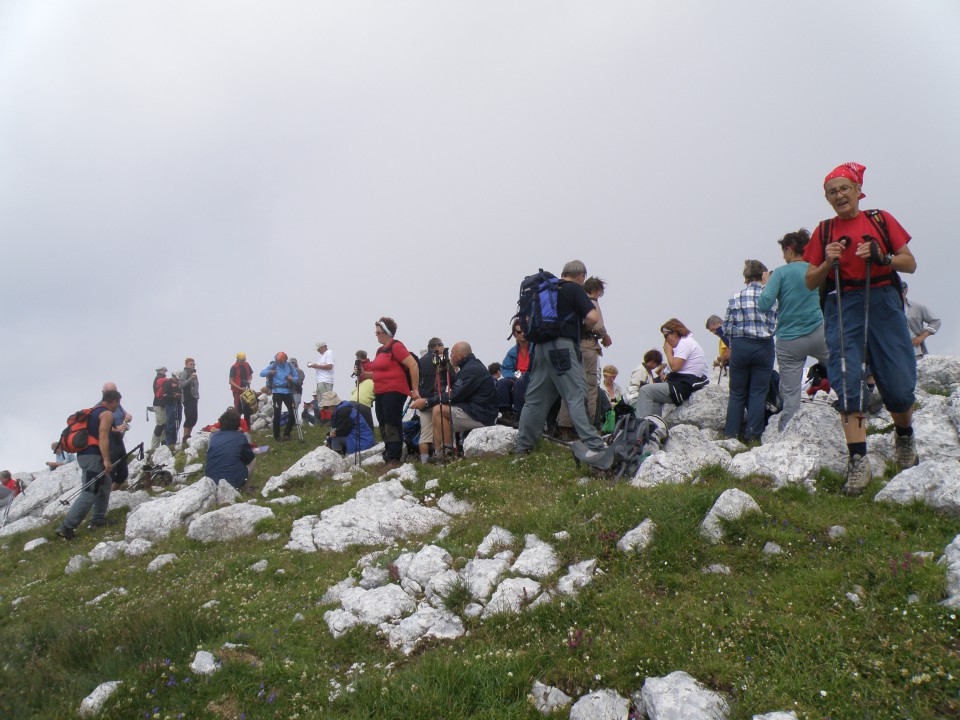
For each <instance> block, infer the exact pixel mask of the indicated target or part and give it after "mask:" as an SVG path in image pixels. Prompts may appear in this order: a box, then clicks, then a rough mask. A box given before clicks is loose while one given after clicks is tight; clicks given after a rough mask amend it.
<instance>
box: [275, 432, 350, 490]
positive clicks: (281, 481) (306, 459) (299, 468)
mask: <svg viewBox="0 0 960 720" xmlns="http://www.w3.org/2000/svg"><path fill="white" fill-rule="evenodd" d="M344 465H345V461H344V458H342V457H340V453H337V452H334V451H333V450H331V449H330V448H328V447H326V446H325V445H321V446H320V447H318V448H316V449H314V450H311V451H310V452H308V453H307V454H306V455H304V456H303V457H302V458H300V459H299V460H297V461H296V462H295V463H294V464H293V465H291V466H290V467H289V468H287V469H286V470H285V471H284V472H282V473H280V474H279V475H275V476H274V477H271V478H270V479H269V480H267V482H266V484H265V485H264V486H263V491H262V495H263V497H267V496H268V495H270V494H271V493H273V492H276V491H277V490H280V489H281V488H284V487H286V485H287V482H288V481H290V480H293V479H294V478H303V477H311V478H315V479H317V480H319V479H320V478H326V477H333V476H334V475H336V474H337V473H338V472H340V471H341V470H343V468H344Z"/></svg>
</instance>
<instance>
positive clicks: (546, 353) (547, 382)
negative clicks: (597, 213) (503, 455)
mask: <svg viewBox="0 0 960 720" xmlns="http://www.w3.org/2000/svg"><path fill="white" fill-rule="evenodd" d="M586 277H587V268H586V266H585V265H584V264H583V263H582V262H580V261H579V260H571V261H570V262H568V263H567V264H566V265H564V266H563V272H562V273H561V274H560V280H559V282H557V279H556V278H555V277H554V276H553V275H549V273H543V272H541V273H540V274H539V275H533V276H530V278H528V279H526V280H524V282H523V285H522V286H521V296H520V303H519V305H520V309H519V314H518V320H519V321H520V325H521V328H522V329H523V332H524V334H525V335H526V336H527V338H528V339H529V340H530V341H531V342H532V343H533V347H532V350H531V353H530V357H531V360H530V376H529V382H528V384H527V394H526V398H525V400H524V405H523V412H521V413H520V433H519V434H518V435H517V446H516V452H517V453H519V454H527V453H529V452H530V451H531V450H532V449H533V446H534V445H535V444H536V442H537V439H538V438H539V437H540V435H541V434H542V433H543V430H544V422H545V421H546V418H547V413H548V412H549V410H550V408H551V406H552V405H553V403H554V402H555V401H556V399H557V397H560V398H562V399H563V400H564V401H565V402H566V403H567V408H568V410H569V411H570V417H571V419H572V420H573V427H574V429H575V430H576V432H577V435H578V436H579V437H580V439H581V440H582V441H583V443H584V445H586V446H587V448H589V451H588V453H587V454H586V456H585V457H584V460H585V461H586V462H587V463H589V462H590V461H591V460H592V459H594V458H595V457H599V456H601V455H604V454H605V453H604V451H605V449H606V445H605V443H604V442H603V439H602V438H601V437H600V435H599V434H598V433H597V429H596V428H595V427H594V426H593V423H591V422H590V419H589V418H588V417H587V410H586V404H585V401H586V397H587V381H586V377H584V374H583V368H582V367H581V365H580V358H579V347H578V345H579V341H580V324H581V323H583V324H584V326H586V328H587V329H592V328H593V327H594V326H595V325H596V324H597V322H598V321H599V320H600V313H599V312H598V311H597V309H596V308H595V307H594V305H593V303H592V302H591V301H590V298H589V297H588V296H587V293H586V292H585V291H584V289H583V282H584V281H585V280H586ZM541 278H542V281H541V280H540V279H541ZM531 279H533V281H537V282H539V283H540V285H541V286H542V285H546V288H545V289H544V290H543V291H542V292H541V291H539V288H537V292H535V293H534V292H533V289H534V288H533V287H532V283H531ZM528 288H530V289H531V290H530V292H529V293H528V292H527V290H528ZM543 295H550V296H551V302H550V303H549V304H550V305H552V306H553V307H554V308H555V315H554V316H552V317H548V316H547V315H546V314H545V313H542V312H541V310H542V308H541V307H540V306H539V305H538V303H539V302H540V300H539V298H540V297H542V296H543ZM553 298H555V305H553Z"/></svg>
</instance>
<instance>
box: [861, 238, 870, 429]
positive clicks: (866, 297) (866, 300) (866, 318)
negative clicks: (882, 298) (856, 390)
mask: <svg viewBox="0 0 960 720" xmlns="http://www.w3.org/2000/svg"><path fill="white" fill-rule="evenodd" d="M871 262H872V258H871V257H870V256H869V255H868V256H867V257H866V263H867V273H866V274H867V284H866V287H864V289H863V357H862V358H861V362H860V408H859V410H860V418H859V420H860V426H861V427H863V408H864V395H866V392H867V352H868V351H869V349H870V347H869V340H870V265H871Z"/></svg>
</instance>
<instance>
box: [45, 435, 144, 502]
mask: <svg viewBox="0 0 960 720" xmlns="http://www.w3.org/2000/svg"><path fill="white" fill-rule="evenodd" d="M137 451H139V459H140V460H143V443H140V444H139V445H137V446H136V447H135V448H133V450H131V451H130V452H128V453H126V454H125V455H121V456H120V457H118V458H117V459H116V460H113V461H111V462H112V464H113V465H116V464H117V463H119V462H120V461H121V460H123V459H125V458H128V457H130V456H131V455H132V454H133V453H135V452H137ZM104 475H109V473H108V472H107V471H106V470H104V471H103V472H102V473H100V474H99V475H97V476H96V477H95V478H93V479H91V480H88V481H87V482H86V483H84V484H83V485H81V486H80V489H79V490H77V491H76V492H75V493H74V494H73V495H71V496H70V497H68V498H67V499H66V500H61V501H60V504H61V505H66V506H69V505H70V503H72V502H73V501H74V500H75V499H76V498H77V497H79V496H80V493H82V492H83V491H84V490H86V489H87V488H88V487H90V486H91V485H93V484H95V483H96V482H97V480H99V479H100V478H102V477H103V476H104Z"/></svg>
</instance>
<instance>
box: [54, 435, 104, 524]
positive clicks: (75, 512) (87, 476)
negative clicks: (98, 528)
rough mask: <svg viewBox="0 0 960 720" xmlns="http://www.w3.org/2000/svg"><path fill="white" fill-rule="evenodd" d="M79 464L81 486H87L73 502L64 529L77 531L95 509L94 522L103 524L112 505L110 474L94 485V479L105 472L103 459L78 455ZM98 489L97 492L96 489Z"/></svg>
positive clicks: (64, 522) (92, 518)
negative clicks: (108, 508)
mask: <svg viewBox="0 0 960 720" xmlns="http://www.w3.org/2000/svg"><path fill="white" fill-rule="evenodd" d="M77 464H78V465H79V466H80V471H81V472H80V486H81V487H84V486H87V487H86V489H85V490H81V491H80V495H78V496H77V499H76V500H74V501H73V505H71V506H70V510H68V511H67V516H66V517H65V518H64V519H63V527H65V528H69V529H71V530H76V529H77V528H78V527H79V526H80V523H82V522H83V519H84V518H85V517H86V516H87V513H88V512H90V508H91V507H92V508H93V517H91V518H90V519H91V520H92V521H94V522H102V521H103V520H104V519H105V518H106V517H107V506H108V505H109V504H110V486H111V485H112V481H111V479H110V475H109V473H108V474H106V475H104V476H103V477H102V478H100V479H99V480H97V481H96V483H93V478H95V477H96V476H97V475H99V474H100V473H102V472H103V458H102V457H101V456H100V455H99V454H97V455H77ZM95 488H96V492H94V489H95Z"/></svg>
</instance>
